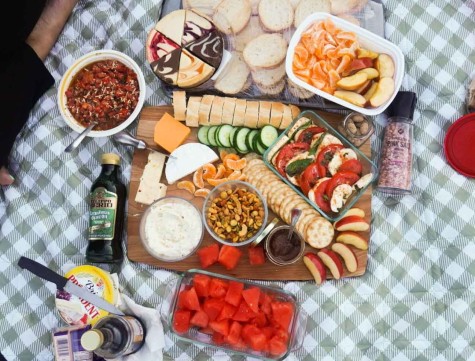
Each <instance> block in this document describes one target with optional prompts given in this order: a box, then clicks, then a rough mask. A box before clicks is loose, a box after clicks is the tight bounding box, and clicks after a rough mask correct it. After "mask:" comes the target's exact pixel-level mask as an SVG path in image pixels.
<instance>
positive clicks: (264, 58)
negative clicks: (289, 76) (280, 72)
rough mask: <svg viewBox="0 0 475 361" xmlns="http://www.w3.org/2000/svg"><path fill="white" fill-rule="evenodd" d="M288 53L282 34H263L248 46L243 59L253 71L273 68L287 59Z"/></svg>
mask: <svg viewBox="0 0 475 361" xmlns="http://www.w3.org/2000/svg"><path fill="white" fill-rule="evenodd" d="M286 53H287V41H286V40H285V39H284V38H283V37H282V35H281V34H262V35H260V36H258V37H257V38H255V39H253V40H251V41H250V42H249V43H248V44H247V45H246V47H245V48H244V51H243V57H244V60H245V61H246V63H247V65H249V67H251V68H252V69H255V68H272V67H274V66H277V65H279V64H280V63H281V62H282V61H283V60H284V59H285V55H286Z"/></svg>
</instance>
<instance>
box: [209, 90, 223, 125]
mask: <svg viewBox="0 0 475 361" xmlns="http://www.w3.org/2000/svg"><path fill="white" fill-rule="evenodd" d="M223 105H224V98H223V97H217V96H215V97H214V99H213V104H212V106H211V112H210V113H209V125H220V124H223V123H222V120H223V118H222V116H223Z"/></svg>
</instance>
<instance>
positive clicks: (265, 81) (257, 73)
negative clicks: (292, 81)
mask: <svg viewBox="0 0 475 361" xmlns="http://www.w3.org/2000/svg"><path fill="white" fill-rule="evenodd" d="M251 75H252V80H254V83H256V84H258V85H260V86H263V87H271V86H273V85H275V84H277V83H278V82H280V81H281V80H282V79H283V78H284V76H285V61H283V62H282V64H280V65H278V66H276V67H275V68H270V69H258V70H253V71H252V72H251Z"/></svg>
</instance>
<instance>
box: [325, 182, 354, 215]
mask: <svg viewBox="0 0 475 361" xmlns="http://www.w3.org/2000/svg"><path fill="white" fill-rule="evenodd" d="M351 193H353V187H352V186H350V185H349V184H340V185H339V186H337V187H336V188H335V189H334V190H333V194H332V199H331V201H330V207H331V209H332V211H333V212H338V211H339V210H340V208H341V207H343V205H344V204H345V203H346V201H347V199H348V198H350V195H351Z"/></svg>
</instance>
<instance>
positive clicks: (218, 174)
mask: <svg viewBox="0 0 475 361" xmlns="http://www.w3.org/2000/svg"><path fill="white" fill-rule="evenodd" d="M225 173H226V167H225V166H224V164H222V163H220V164H218V170H217V172H216V175H215V176H214V179H221V178H223V177H224V174H225Z"/></svg>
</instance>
